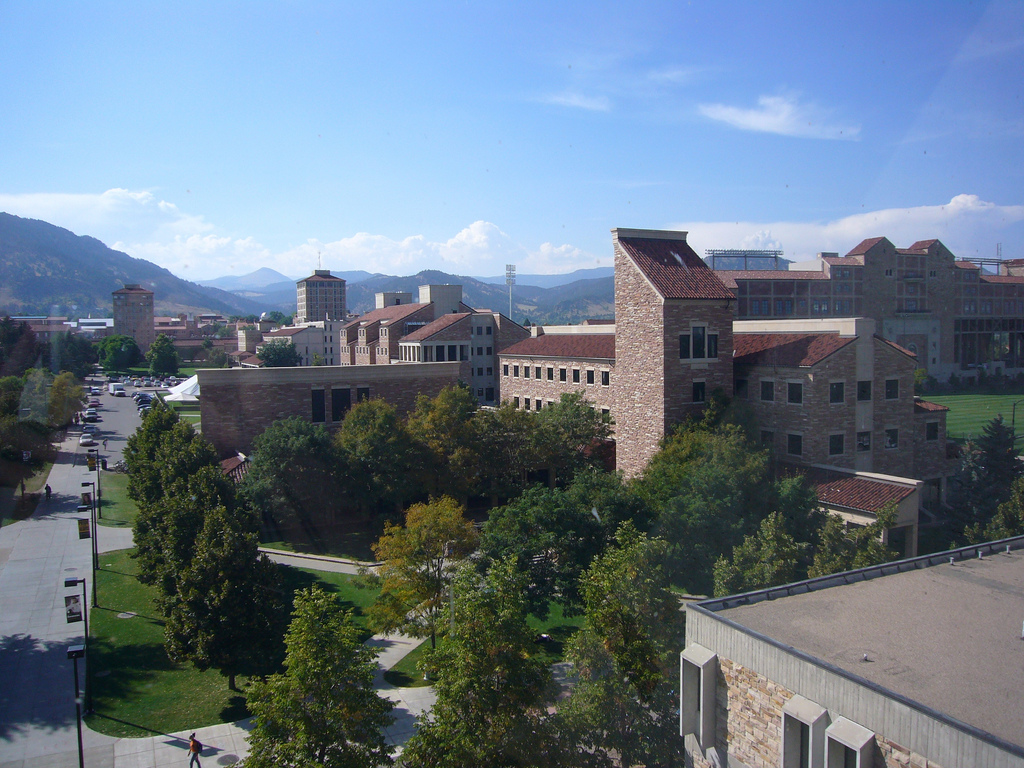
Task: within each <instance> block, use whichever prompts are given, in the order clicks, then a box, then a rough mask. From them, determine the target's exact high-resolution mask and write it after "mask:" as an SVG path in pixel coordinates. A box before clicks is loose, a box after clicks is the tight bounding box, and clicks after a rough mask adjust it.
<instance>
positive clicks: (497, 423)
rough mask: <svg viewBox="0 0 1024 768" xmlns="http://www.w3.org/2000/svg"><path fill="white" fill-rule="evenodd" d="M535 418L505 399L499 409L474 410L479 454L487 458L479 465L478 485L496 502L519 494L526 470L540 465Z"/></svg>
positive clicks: (524, 485)
mask: <svg viewBox="0 0 1024 768" xmlns="http://www.w3.org/2000/svg"><path fill="white" fill-rule="evenodd" d="M534 417H535V414H532V413H527V412H526V411H521V410H519V409H518V408H515V407H514V406H513V405H512V404H511V403H509V402H508V401H506V402H504V403H502V404H501V406H500V407H499V408H496V409H493V410H491V409H487V410H480V411H478V412H477V419H478V430H479V432H478V434H479V440H480V442H479V445H480V454H481V455H482V456H486V457H487V461H485V462H484V463H483V466H482V468H481V472H482V475H481V487H482V490H483V492H484V493H488V494H490V496H491V497H492V498H493V499H495V500H496V502H497V501H498V500H505V499H511V498H513V497H515V496H518V495H519V493H521V492H522V490H523V488H525V487H526V475H527V472H529V471H530V470H532V469H537V468H538V467H539V466H541V462H539V461H538V458H537V457H538V455H539V454H540V439H539V430H538V429H537V423H536V421H535V418H534Z"/></svg>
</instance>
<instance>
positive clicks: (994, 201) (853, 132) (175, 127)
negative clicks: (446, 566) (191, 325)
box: [0, 0, 1024, 280]
mask: <svg viewBox="0 0 1024 768" xmlns="http://www.w3.org/2000/svg"><path fill="white" fill-rule="evenodd" d="M0 69H2V72H3V78H2V80H0V147H2V148H3V149H2V152H0V210H4V211H7V212H10V213H14V214H17V215H21V216H30V217H34V218H41V219H44V220H46V221H50V222H52V223H54V224H59V225H61V226H65V227H68V228H69V229H71V230H73V231H75V232H76V233H78V234H87V235H92V236H94V237H97V238H99V239H100V240H102V241H103V242H105V243H107V244H108V245H111V246H112V247H116V248H119V249H121V250H124V251H126V252H128V253H130V254H131V255H133V256H138V257H142V258H146V259H149V260H151V261H154V262H156V263H158V264H160V265H162V266H165V267H167V268H168V269H170V270H171V271H173V272H174V273H175V274H178V275H180V276H182V277H186V278H188V279H193V280H199V279H207V278H212V277H217V276H220V275H225V274H245V273H247V272H251V271H253V270H254V269H256V268H258V267H261V266H270V267H273V268H274V269H277V270H278V271H280V272H283V273H285V274H287V275H290V276H302V275H304V274H308V273H309V272H310V271H311V270H312V269H313V268H314V267H315V266H316V261H317V252H318V251H319V252H321V254H322V256H321V257H322V259H323V266H324V267H326V268H330V269H332V270H335V271H341V270H349V269H367V270H370V271H381V272H387V273H389V274H412V273H414V272H416V271H418V270H419V269H423V268H434V269H442V270H445V271H448V272H453V273H456V274H467V275H493V274H500V273H502V272H503V271H504V265H505V264H506V263H516V264H517V265H518V269H519V272H520V273H527V272H566V271H571V270H573V269H577V268H581V267H593V266H608V265H610V264H611V239H610V234H609V230H610V229H611V228H612V227H644V228H658V229H661V228H678V229H685V230H688V231H689V232H690V236H689V240H690V242H691V244H692V245H693V246H694V248H696V249H697V251H698V252H700V253H703V251H704V249H706V248H734V247H778V248H782V249H783V250H784V251H785V252H786V255H787V257H790V258H795V259H802V258H810V257H813V256H814V254H815V253H817V252H819V251H839V252H841V253H845V252H846V251H848V250H849V249H851V248H852V247H853V246H854V245H856V244H857V243H858V242H859V241H860V240H861V239H863V238H864V237H872V236H879V235H885V236H887V237H889V238H890V239H891V240H892V241H893V242H895V243H896V245H897V246H908V245H910V244H911V243H912V242H914V241H915V240H918V239H925V238H931V237H938V238H940V239H942V240H943V241H944V242H945V243H946V244H947V245H948V246H949V247H950V248H952V249H953V251H954V252H955V253H957V254H958V255H960V256H986V257H992V256H994V255H995V253H996V244H997V243H1002V249H1003V256H1004V258H1022V257H1024V183H1022V182H1024V102H1022V92H1024V76H1022V73H1024V4H1022V3H1020V2H991V3H984V2H980V3H968V2H962V1H959V0H958V1H957V2H928V3H898V2H880V3H848V2H847V3H841V4H835V3H826V2H810V3H800V2H787V3H780V4H774V5H767V6H766V5H764V4H761V3H731V2H692V3H684V2H679V1H678V0H677V1H676V2H667V3H630V4H625V3H608V4H603V5H602V4H596V3H571V4H570V3H550V2H544V3H523V2H520V3H514V4H511V3H502V4H489V3H479V2H474V3H460V4H440V3H436V4H435V3H431V4H426V3H423V4H420V3H393V2H377V3H358V4H357V3H333V2H332V3H311V2H297V1H296V2H288V3H283V2H282V3H263V2H244V3H242V2H239V3H224V2H216V0H212V1H208V2H202V3H191V2H181V1H178V2H175V3H160V4H158V3H152V2H141V3H113V4H108V3H103V2H90V3H59V4H58V3H51V2H38V0H37V1H35V2H21V1H20V0H5V2H3V3H0Z"/></svg>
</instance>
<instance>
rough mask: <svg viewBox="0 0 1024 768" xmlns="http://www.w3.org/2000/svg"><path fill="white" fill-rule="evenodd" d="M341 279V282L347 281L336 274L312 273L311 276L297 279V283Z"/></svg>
mask: <svg viewBox="0 0 1024 768" xmlns="http://www.w3.org/2000/svg"><path fill="white" fill-rule="evenodd" d="M339 280H340V281H341V282H345V278H343V277H337V276H335V275H310V276H309V277H304V278H302V279H301V280H296V281H295V282H296V283H326V282H334V281H339Z"/></svg>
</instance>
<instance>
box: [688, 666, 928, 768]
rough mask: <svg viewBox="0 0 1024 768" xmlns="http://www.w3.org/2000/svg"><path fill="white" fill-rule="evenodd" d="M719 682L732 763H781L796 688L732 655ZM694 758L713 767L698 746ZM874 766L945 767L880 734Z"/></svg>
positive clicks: (721, 728)
mask: <svg viewBox="0 0 1024 768" xmlns="http://www.w3.org/2000/svg"><path fill="white" fill-rule="evenodd" d="M717 683H718V690H717V691H716V707H715V709H716V716H715V720H716V726H715V728H716V733H715V743H716V745H718V746H719V747H727V749H728V753H729V764H730V765H735V764H736V762H737V761H739V762H741V763H742V764H743V765H745V766H748V767H749V768H777V766H779V765H781V764H782V708H783V707H784V706H785V704H786V702H788V701H789V700H790V699H791V698H793V696H794V693H793V691H790V690H788V689H787V688H785V687H784V686H782V685H779V684H778V683H776V682H773V681H772V680H769V679H768V678H767V677H765V676H764V675H760V674H758V673H757V672H755V671H754V670H752V669H749V668H747V667H744V666H742V665H740V664H737V663H735V662H733V661H730V660H729V659H719V667H718V675H717ZM692 758H693V765H694V766H695V767H696V768H712V765H711V763H710V762H708V761H707V760H706V759H705V758H704V756H703V755H702V754H700V752H699V751H697V752H694V753H693V754H692ZM873 765H874V766H875V767H876V768H881V767H882V766H885V768H941V766H940V765H939V764H938V763H936V762H935V761H933V760H928V759H927V758H926V757H924V756H922V755H919V754H917V753H914V752H911V751H910V749H908V748H907V747H904V746H903V745H902V744H898V743H896V742H895V741H892V740H891V739H887V738H885V737H884V736H882V735H879V734H876V735H875V754H874V763H873Z"/></svg>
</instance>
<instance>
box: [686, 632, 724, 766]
mask: <svg viewBox="0 0 1024 768" xmlns="http://www.w3.org/2000/svg"><path fill="white" fill-rule="evenodd" d="M681 655H682V668H681V670H680V673H681V674H680V677H681V683H682V685H681V686H680V687H681V688H682V690H681V691H680V693H681V696H680V699H681V707H680V710H681V711H680V713H679V714H680V725H681V726H682V728H681V730H682V733H683V735H684V736H688V735H689V734H691V733H692V734H693V735H694V736H695V737H696V739H697V743H698V744H699V745H700V747H701V749H707V748H709V747H712V746H714V743H715V709H716V704H715V699H716V693H717V687H718V681H717V679H716V677H717V672H718V656H717V655H716V654H715V653H712V652H711V651H710V650H708V649H707V648H705V647H704V646H702V645H697V644H696V643H691V644H690V645H688V646H687V647H686V648H685V649H683V653H682V654H681Z"/></svg>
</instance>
